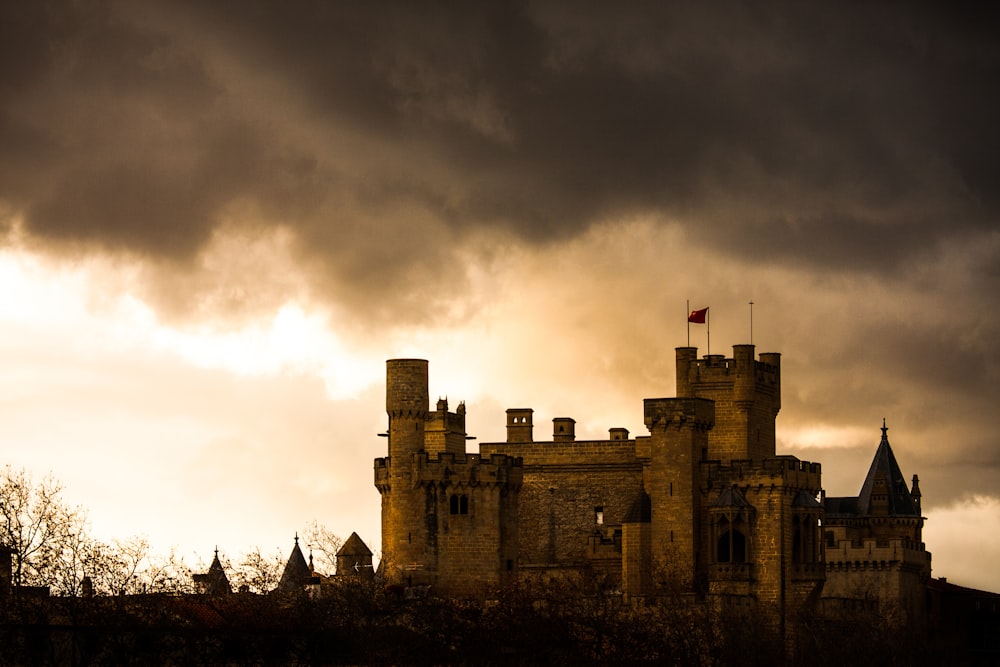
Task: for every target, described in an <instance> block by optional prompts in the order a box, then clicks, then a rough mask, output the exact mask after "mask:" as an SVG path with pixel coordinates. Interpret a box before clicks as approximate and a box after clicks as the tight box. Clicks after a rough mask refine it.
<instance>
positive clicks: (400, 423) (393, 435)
mask: <svg viewBox="0 0 1000 667" xmlns="http://www.w3.org/2000/svg"><path fill="white" fill-rule="evenodd" d="M385 366H386V369H385V370H386V373H385V411H386V413H388V415H389V456H390V457H391V458H393V459H396V460H406V459H408V458H409V455H410V454H411V453H413V452H416V451H419V450H421V449H423V448H424V423H425V422H426V420H427V410H428V405H429V404H430V399H429V398H428V392H427V360H425V359H390V360H389V361H387V362H385Z"/></svg>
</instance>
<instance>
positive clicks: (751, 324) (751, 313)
mask: <svg viewBox="0 0 1000 667" xmlns="http://www.w3.org/2000/svg"><path fill="white" fill-rule="evenodd" d="M750 344H751V345H753V301H751V302H750Z"/></svg>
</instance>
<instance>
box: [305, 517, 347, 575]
mask: <svg viewBox="0 0 1000 667" xmlns="http://www.w3.org/2000/svg"><path fill="white" fill-rule="evenodd" d="M302 542H304V543H305V545H306V546H307V547H308V548H309V553H310V555H311V556H312V557H313V558H314V559H315V560H314V565H315V568H316V571H317V572H321V573H322V574H325V575H332V574H334V573H335V572H336V570H337V552H338V551H340V547H342V546H343V545H344V540H343V539H342V538H340V537H338V536H337V535H335V534H334V533H333V531H331V530H330V529H329V528H327V527H326V526H324V525H323V524H321V523H319V522H318V521H315V520H314V521H313V522H312V523H311V524H309V525H308V526H306V529H305V530H304V531H303V533H302Z"/></svg>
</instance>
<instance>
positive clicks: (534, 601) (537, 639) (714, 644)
mask: <svg viewBox="0 0 1000 667" xmlns="http://www.w3.org/2000/svg"><path fill="white" fill-rule="evenodd" d="M588 588H589V586H588V585H587V584H586V582H583V583H573V584H570V583H566V582H558V581H546V582H536V583H533V584H528V583H524V582H522V583H521V584H519V585H514V586H510V587H507V588H505V589H503V590H499V591H496V592H495V593H494V594H493V595H492V596H491V599H490V600H488V601H486V602H470V601H457V600H445V599H438V598H434V597H433V596H428V597H426V598H423V599H406V598H404V597H401V596H399V595H398V594H395V593H393V592H390V591H387V590H386V589H385V588H383V587H382V586H380V585H379V584H378V583H376V582H374V581H371V580H364V579H361V578H354V577H345V578H344V579H343V580H339V581H338V582H337V583H336V584H333V585H325V586H322V587H317V588H314V589H312V590H303V591H302V592H301V593H300V594H297V595H291V596H280V595H275V594H271V595H256V594H250V593H243V594H239V593H237V594H232V595H220V596H208V595H169V594H151V595H138V596H117V597H93V598H84V597H55V598H31V597H25V598H20V599H7V600H5V601H3V624H2V625H0V664H3V665H6V664H16V665H25V664H39V665H42V664H45V665H48V664H67V665H70V664H72V665H108V664H112V665H148V664H171V663H172V664H197V665H288V664H292V665H294V664H300V665H350V664H364V665H535V664H539V665H540V664H572V665H597V664H622V665H644V664H646V665H664V664H666V665H703V666H711V665H783V664H789V665H792V664H794V665H799V664H801V665H821V666H822V665H845V664H881V665H920V664H932V665H938V664H961V660H956V659H954V657H953V656H954V654H950V653H949V652H948V651H947V648H948V647H947V643H942V642H941V641H940V640H936V639H934V638H931V637H929V636H915V635H909V634H907V633H905V632H904V631H901V630H899V629H897V628H889V627H887V626H886V625H885V624H884V623H883V622H882V621H881V620H880V618H879V616H878V614H877V613H875V612H865V613H860V614H858V615H856V616H855V617H853V618H850V619H846V620H844V619H842V620H840V621H837V622H831V621H825V622H820V621H819V620H818V619H799V621H800V624H799V626H798V627H799V630H798V631H797V633H796V634H795V636H794V639H791V638H790V640H789V641H788V642H786V641H783V640H782V638H781V637H780V635H779V630H778V629H777V628H772V627H768V626H766V625H764V624H761V623H759V622H756V621H755V620H754V618H755V617H754V615H752V614H751V615H745V614H743V613H735V612H734V613H726V612H722V611H719V610H718V609H716V608H714V607H713V606H712V605H710V604H706V603H705V602H704V601H702V600H698V599H697V598H695V597H691V596H680V595H679V596H669V597H666V598H662V599H658V600H657V601H655V602H647V603H646V604H642V605H630V604H626V603H624V602H623V601H622V599H621V596H620V595H601V594H596V595H595V594H592V591H590V590H588ZM945 658H947V659H945Z"/></svg>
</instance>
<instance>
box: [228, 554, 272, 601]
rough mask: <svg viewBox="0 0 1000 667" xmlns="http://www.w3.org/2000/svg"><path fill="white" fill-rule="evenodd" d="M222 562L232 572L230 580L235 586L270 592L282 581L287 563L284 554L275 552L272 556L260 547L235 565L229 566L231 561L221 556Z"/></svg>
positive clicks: (250, 590) (257, 591)
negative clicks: (264, 552)
mask: <svg viewBox="0 0 1000 667" xmlns="http://www.w3.org/2000/svg"><path fill="white" fill-rule="evenodd" d="M220 562H221V563H222V565H223V567H225V568H226V570H227V571H231V572H232V576H231V578H230V580H231V581H232V583H233V588H235V589H236V590H238V591H245V592H250V593H260V594H264V593H269V592H271V591H273V590H274V589H275V588H277V586H278V582H279V581H281V573H282V571H283V570H284V567H285V563H284V559H283V557H282V555H281V554H280V553H278V552H275V553H274V554H273V555H272V556H265V555H263V554H262V553H261V551H260V547H257V548H255V549H254V550H253V551H251V552H249V553H248V554H246V555H245V556H243V560H241V561H240V562H239V564H238V565H236V566H235V567H229V562H228V561H227V560H225V559H224V558H222V557H220Z"/></svg>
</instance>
